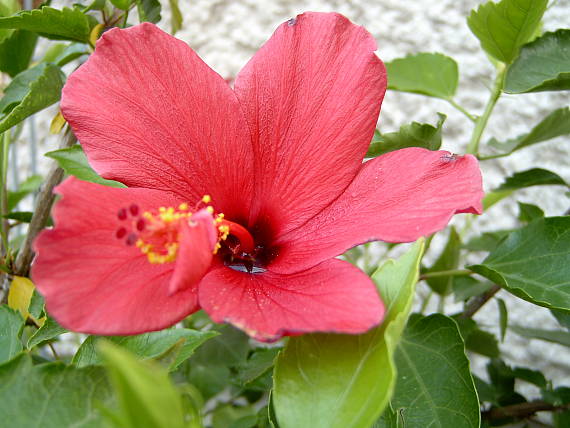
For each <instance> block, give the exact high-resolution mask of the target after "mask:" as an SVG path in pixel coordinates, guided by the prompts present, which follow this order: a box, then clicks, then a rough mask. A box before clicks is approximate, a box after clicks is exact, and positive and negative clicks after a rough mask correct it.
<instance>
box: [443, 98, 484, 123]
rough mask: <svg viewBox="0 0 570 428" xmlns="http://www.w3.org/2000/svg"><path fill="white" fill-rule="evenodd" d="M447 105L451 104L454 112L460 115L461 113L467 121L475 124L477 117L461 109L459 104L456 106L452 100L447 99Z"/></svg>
mask: <svg viewBox="0 0 570 428" xmlns="http://www.w3.org/2000/svg"><path fill="white" fill-rule="evenodd" d="M446 101H447V102H448V103H449V104H451V105H452V106H453V107H454V108H455V109H456V110H458V111H460V112H461V113H463V114H464V115H465V117H467V119H469V120H470V121H471V122H477V117H476V116H474V115H472V114H471V113H469V112H468V111H467V110H465V109H464V108H463V107H461V106H460V105H459V104H457V103H456V102H455V101H454V100H453V99H451V98H449V99H447V100H446Z"/></svg>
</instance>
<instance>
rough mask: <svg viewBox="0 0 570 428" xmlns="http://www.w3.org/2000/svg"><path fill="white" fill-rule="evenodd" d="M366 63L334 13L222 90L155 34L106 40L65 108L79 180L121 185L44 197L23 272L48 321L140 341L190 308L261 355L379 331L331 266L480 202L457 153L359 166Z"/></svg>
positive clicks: (378, 91)
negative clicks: (274, 343) (281, 344)
mask: <svg viewBox="0 0 570 428" xmlns="http://www.w3.org/2000/svg"><path fill="white" fill-rule="evenodd" d="M375 49H376V43H375V42H374V39H373V38H372V37H371V35H370V34H369V33H368V32H367V31H366V30H364V29H363V28H362V27H358V26H356V25H353V24H351V23H350V22H349V21H348V20H347V19H346V18H344V17H343V16H341V15H338V14H333V13H330V14H329V13H326V14H325V13H305V14H303V15H300V16H298V17H297V18H296V19H292V20H290V21H288V22H286V23H284V24H283V25H281V26H280V27H279V28H278V29H277V31H276V32H275V34H274V35H273V37H272V38H271V39H270V40H269V41H268V42H267V43H266V44H265V45H264V46H263V47H262V48H261V49H260V50H259V52H258V53H257V54H256V55H255V56H254V57H253V58H252V59H251V60H250V61H249V63H248V64H247V65H246V66H245V67H244V69H243V70H242V71H241V72H240V73H239V75H238V76H237V78H236V80H235V87H234V89H232V88H230V86H228V84H227V83H226V82H225V81H224V79H222V78H221V77H220V76H219V75H218V74H216V73H215V72H214V71H213V70H212V69H210V68H209V67H208V66H207V65H206V64H205V63H204V62H202V60H201V59H200V58H199V57H198V56H197V55H196V54H195V53H194V51H192V50H191V49H190V48H189V47H188V46H187V45H186V44H184V43H183V42H181V41H179V40H176V39H174V38H173V37H171V36H169V35H168V34H166V33H164V32H162V31H161V30H159V29H158V28H157V27H155V26H154V25H151V24H142V25H138V26H135V27H132V28H129V29H126V30H120V29H113V30H110V31H109V32H107V33H105V35H103V37H102V38H101V40H99V42H98V43H97V48H96V50H95V53H94V54H93V55H91V57H90V58H89V60H88V61H87V62H86V63H85V64H84V65H83V66H81V67H80V68H79V69H78V70H77V71H76V72H75V73H73V74H72V75H71V76H70V78H69V80H68V82H67V84H66V86H65V88H64V90H63V98H62V102H61V108H62V112H63V114H64V116H65V118H66V119H67V121H68V122H69V123H70V124H71V126H72V128H73V130H74V132H75V134H76V135H77V137H78V139H79V141H80V142H81V144H82V146H83V147H84V149H85V152H86V154H87V156H88V158H89V161H90V163H91V165H92V166H93V167H94V168H95V169H96V170H97V171H98V172H99V173H100V174H101V175H102V176H103V177H105V178H108V179H113V180H118V181H120V182H122V183H124V184H126V185H127V186H128V188H111V187H105V186H101V185H97V184H92V183H85V182H82V181H79V180H77V179H74V178H70V179H68V180H67V181H65V182H64V183H63V184H62V185H60V186H59V187H58V188H57V192H58V193H59V194H61V195H62V196H63V198H62V200H61V201H60V202H58V203H57V205H56V207H55V209H54V213H53V216H54V219H55V223H56V227H55V228H54V229H51V230H46V231H44V232H43V233H42V234H41V236H40V237H39V238H38V239H37V241H36V243H35V249H36V251H37V254H38V256H37V259H36V261H35V264H34V266H33V271H32V275H33V279H34V281H35V282H36V284H37V286H38V289H39V290H40V292H41V293H42V294H43V295H44V297H45V299H46V302H47V308H48V311H49V312H50V314H52V315H53V316H54V317H55V318H56V319H57V320H58V321H59V322H60V323H61V324H62V325H63V326H65V327H67V328H69V329H72V330H75V331H81V332H87V333H95V334H135V333H142V332H145V331H151V330H158V329H161V328H165V327H167V326H170V325H172V324H174V323H176V322H177V321H179V320H181V319H182V318H184V317H186V316H187V315H189V314H191V313H193V312H194V311H196V310H198V309H200V308H202V309H204V310H205V311H206V312H207V313H208V314H209V315H210V317H211V318H212V319H213V320H214V321H216V322H229V323H232V324H233V325H235V326H237V327H239V328H241V329H243V330H244V331H246V332H247V333H249V334H250V335H251V336H253V337H255V338H257V339H259V340H275V339H277V338H279V337H281V336H283V335H288V334H298V333H303V332H310V331H330V332H343V333H361V332H364V331H366V330H368V329H369V328H371V327H372V326H374V325H377V324H378V323H380V322H381V320H382V317H383V313H384V308H383V305H382V302H381V300H380V298H379V296H378V294H377V291H376V288H375V286H374V284H373V283H372V281H371V280H370V278H368V277H367V276H366V275H365V274H364V273H362V272H361V271H360V270H358V269H357V268H355V267H353V266H352V265H350V264H349V263H346V262H344V261H341V260H338V259H335V258H334V257H335V256H337V255H339V254H341V253H343V252H344V251H345V250H346V249H348V248H350V247H352V246H354V245H357V244H360V243H363V242H367V241H371V240H384V241H390V242H408V241H413V240H415V239H417V238H418V237H420V236H425V235H429V234H431V233H433V232H435V231H437V230H440V229H442V228H443V227H444V226H445V225H446V224H447V222H448V221H449V219H450V218H451V216H452V215H453V214H455V213H459V212H471V213H479V212H480V210H481V197H482V190H481V175H480V172H479V168H478V165H477V161H476V160H475V158H473V157H472V156H469V155H467V156H463V157H461V156H457V157H450V156H449V154H448V153H447V152H442V151H439V152H438V151H428V150H423V149H420V148H410V149H405V150H400V151H395V152H391V153H388V154H386V155H383V156H381V157H379V158H376V159H374V160H371V161H369V162H366V163H364V164H363V163H362V160H363V157H364V155H365V153H366V150H367V148H368V145H369V142H370V140H371V137H372V135H373V132H374V128H375V126H376V121H377V118H378V114H379V110H380V104H381V102H382V98H383V96H384V92H385V89H386V72H385V68H384V66H383V64H382V62H381V61H380V60H379V59H378V58H377V57H376V56H375V54H374V50H375ZM205 195H209V196H205Z"/></svg>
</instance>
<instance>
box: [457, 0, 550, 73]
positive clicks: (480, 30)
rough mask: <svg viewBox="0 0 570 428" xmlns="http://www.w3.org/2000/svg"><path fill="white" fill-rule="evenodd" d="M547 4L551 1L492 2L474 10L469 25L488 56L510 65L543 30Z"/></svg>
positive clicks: (516, 0)
mask: <svg viewBox="0 0 570 428" xmlns="http://www.w3.org/2000/svg"><path fill="white" fill-rule="evenodd" d="M547 4H548V0H502V1H500V2H499V3H494V2H492V1H489V2H487V3H485V4H482V5H480V6H479V8H478V9H477V10H472V11H471V15H469V17H468V18H467V25H468V26H469V28H470V29H471V32H472V33H473V34H474V35H475V36H476V37H477V38H478V39H479V42H480V43H481V47H482V48H483V49H484V50H485V51H486V52H487V53H488V54H489V55H491V56H492V57H494V58H496V59H498V60H499V61H502V62H504V63H507V64H509V63H511V62H512V61H513V60H514V59H515V58H516V57H517V55H518V53H519V49H520V47H521V46H522V45H523V44H525V43H526V42H528V41H530V40H531V39H532V38H533V36H534V35H535V34H536V32H537V30H538V29H539V28H540V25H541V19H542V15H543V14H544V11H545V10H546V6H547Z"/></svg>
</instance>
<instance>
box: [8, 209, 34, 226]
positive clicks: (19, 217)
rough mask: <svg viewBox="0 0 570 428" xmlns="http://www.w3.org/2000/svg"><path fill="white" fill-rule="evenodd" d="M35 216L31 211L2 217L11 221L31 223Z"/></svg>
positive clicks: (17, 212) (12, 213)
mask: <svg viewBox="0 0 570 428" xmlns="http://www.w3.org/2000/svg"><path fill="white" fill-rule="evenodd" d="M33 215H34V213H33V212H31V211H15V212H11V213H8V214H5V215H3V216H2V217H3V218H7V219H10V220H16V221H19V222H22V223H29V222H30V221H31V220H32V216H33Z"/></svg>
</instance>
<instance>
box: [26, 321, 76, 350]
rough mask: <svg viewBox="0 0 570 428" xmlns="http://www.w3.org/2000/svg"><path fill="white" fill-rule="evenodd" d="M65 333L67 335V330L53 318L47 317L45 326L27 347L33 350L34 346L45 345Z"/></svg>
mask: <svg viewBox="0 0 570 428" xmlns="http://www.w3.org/2000/svg"><path fill="white" fill-rule="evenodd" d="M63 333H67V330H66V329H64V328H63V327H62V326H60V325H59V324H58V323H57V321H56V320H54V319H53V318H51V317H47V319H46V320H45V322H44V323H43V325H42V326H41V327H40V328H39V329H38V330H37V331H36V332H35V333H34V334H33V335H32V336H31V337H30V338H29V339H28V344H27V345H26V347H27V348H28V349H32V348H33V347H34V346H38V345H43V344H44V343H46V342H48V341H50V340H52V339H55V338H56V337H57V336H59V335H60V334H63Z"/></svg>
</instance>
